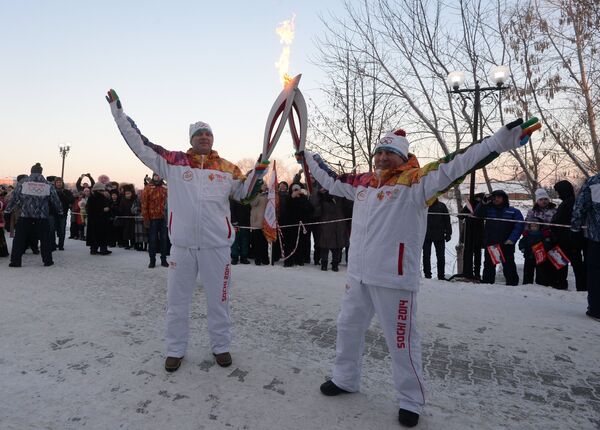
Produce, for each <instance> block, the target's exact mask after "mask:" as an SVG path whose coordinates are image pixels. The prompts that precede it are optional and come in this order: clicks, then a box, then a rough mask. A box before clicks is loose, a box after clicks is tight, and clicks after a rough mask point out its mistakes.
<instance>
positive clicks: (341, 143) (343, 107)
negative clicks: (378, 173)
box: [309, 35, 401, 171]
mask: <svg viewBox="0 0 600 430" xmlns="http://www.w3.org/2000/svg"><path fill="white" fill-rule="evenodd" d="M318 47H319V51H320V55H319V57H318V58H317V59H316V60H315V63H316V64H318V65H319V66H320V67H321V68H322V69H323V70H324V71H325V72H326V74H327V76H328V81H327V82H326V83H324V85H323V86H322V87H321V90H322V92H323V93H324V95H325V102H326V103H325V105H321V106H319V105H317V104H315V103H313V114H312V115H311V117H310V121H311V124H310V125H311V127H310V130H311V136H310V140H309V145H311V146H313V147H315V148H316V149H318V150H319V151H320V152H321V153H323V154H325V156H326V157H327V156H329V158H330V160H329V161H330V162H332V163H333V164H334V166H333V167H336V164H337V167H338V168H339V170H340V171H356V170H361V169H364V168H365V167H366V168H367V169H368V170H369V171H371V170H372V169H373V164H372V156H373V147H374V144H375V143H376V142H377V141H378V140H379V139H380V138H381V136H382V134H383V133H385V132H387V131H389V130H390V129H393V128H394V127H395V125H396V124H397V122H398V121H399V120H400V118H401V113H400V111H399V110H398V107H397V105H396V104H395V103H394V100H393V97H392V96H391V95H390V94H389V93H387V92H384V91H383V86H382V84H381V83H380V82H379V81H378V80H377V79H375V78H374V76H377V75H378V74H379V73H380V66H379V65H378V64H376V63H373V62H369V61H365V59H364V58H362V57H361V56H360V55H356V53H355V52H354V50H353V49H352V47H351V46H350V45H349V44H348V43H347V42H346V41H343V40H337V39H331V38H329V37H328V36H327V35H326V36H325V37H324V38H323V39H322V40H320V41H319V43H318ZM365 49H366V48H365ZM359 54H360V53H359Z"/></svg>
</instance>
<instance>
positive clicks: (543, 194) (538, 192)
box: [535, 188, 550, 202]
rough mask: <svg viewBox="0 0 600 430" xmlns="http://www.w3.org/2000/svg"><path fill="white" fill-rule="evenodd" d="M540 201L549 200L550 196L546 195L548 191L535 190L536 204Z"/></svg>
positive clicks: (542, 189)
mask: <svg viewBox="0 0 600 430" xmlns="http://www.w3.org/2000/svg"><path fill="white" fill-rule="evenodd" d="M540 199H548V200H550V196H549V195H548V191H546V190H545V189H544V188H538V189H537V190H535V201H536V202H537V201H538V200H540Z"/></svg>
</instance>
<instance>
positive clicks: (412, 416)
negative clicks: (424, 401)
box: [398, 409, 419, 427]
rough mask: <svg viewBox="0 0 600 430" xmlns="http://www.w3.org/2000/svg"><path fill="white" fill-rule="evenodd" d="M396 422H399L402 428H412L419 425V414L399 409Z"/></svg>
mask: <svg viewBox="0 0 600 430" xmlns="http://www.w3.org/2000/svg"><path fill="white" fill-rule="evenodd" d="M398 421H400V424H402V425H403V426H404V427H414V426H416V425H417V424H419V414H417V413H415V412H411V411H407V410H406V409H399V410H398Z"/></svg>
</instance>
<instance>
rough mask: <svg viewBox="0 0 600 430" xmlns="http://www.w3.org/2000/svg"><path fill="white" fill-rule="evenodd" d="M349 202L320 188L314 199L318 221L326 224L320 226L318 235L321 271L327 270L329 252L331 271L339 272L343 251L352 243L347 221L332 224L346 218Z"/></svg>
mask: <svg viewBox="0 0 600 430" xmlns="http://www.w3.org/2000/svg"><path fill="white" fill-rule="evenodd" d="M347 201H348V200H346V199H344V198H343V197H338V196H332V195H331V194H329V192H328V191H327V190H326V189H324V188H320V189H319V191H318V192H317V194H316V198H315V199H314V202H315V204H314V206H315V207H314V210H315V213H317V214H319V217H318V218H317V219H316V221H319V222H326V223H325V224H319V225H318V227H319V232H318V233H317V236H316V237H317V238H318V243H317V246H318V247H319V248H320V253H319V257H320V258H319V260H320V262H321V270H327V264H328V260H329V252H330V251H331V270H333V271H334V272H337V271H338V270H339V268H338V266H339V264H340V262H341V261H342V249H344V248H345V247H347V246H348V244H349V243H350V229H349V228H348V223H347V222H346V221H339V222H330V221H336V220H342V219H344V218H346V206H347V203H346V202H347Z"/></svg>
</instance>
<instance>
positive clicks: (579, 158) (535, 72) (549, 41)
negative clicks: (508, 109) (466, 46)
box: [506, 0, 600, 176]
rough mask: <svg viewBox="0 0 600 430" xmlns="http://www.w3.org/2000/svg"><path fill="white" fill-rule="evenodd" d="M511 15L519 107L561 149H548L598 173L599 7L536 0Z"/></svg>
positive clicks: (582, 0) (591, 0) (585, 0)
mask: <svg viewBox="0 0 600 430" xmlns="http://www.w3.org/2000/svg"><path fill="white" fill-rule="evenodd" d="M507 16H509V18H508V20H507V26H506V32H507V35H508V38H509V41H510V42H509V46H510V48H511V54H512V57H513V58H514V60H515V66H516V67H513V69H516V68H520V70H521V71H522V75H523V76H524V78H525V82H524V85H523V86H521V87H520V88H519V91H518V93H517V94H516V99H517V100H518V103H517V104H518V105H519V106H520V108H529V109H531V110H532V111H534V112H536V114H538V115H539V116H540V119H541V120H542V121H543V123H544V134H545V136H546V138H548V139H550V140H551V141H552V143H553V144H555V145H557V146H558V148H553V147H552V148H549V149H550V150H552V151H553V150H555V149H561V150H562V151H561V153H562V154H564V155H565V156H567V157H569V159H570V161H571V162H572V164H573V165H574V166H575V167H576V168H577V169H578V170H579V171H580V172H581V174H583V175H585V176H588V175H589V174H590V172H596V171H598V170H599V169H600V147H599V142H598V129H597V114H598V106H599V103H600V60H599V59H598V58H597V57H598V55H597V54H598V52H597V51H598V47H599V46H600V2H598V1H597V0H577V1H572V0H534V1H530V2H529V3H527V4H525V5H523V4H519V5H515V6H514V7H513V8H512V9H511V10H510V13H509V14H507ZM525 100H526V101H525ZM550 153H554V152H550Z"/></svg>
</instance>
